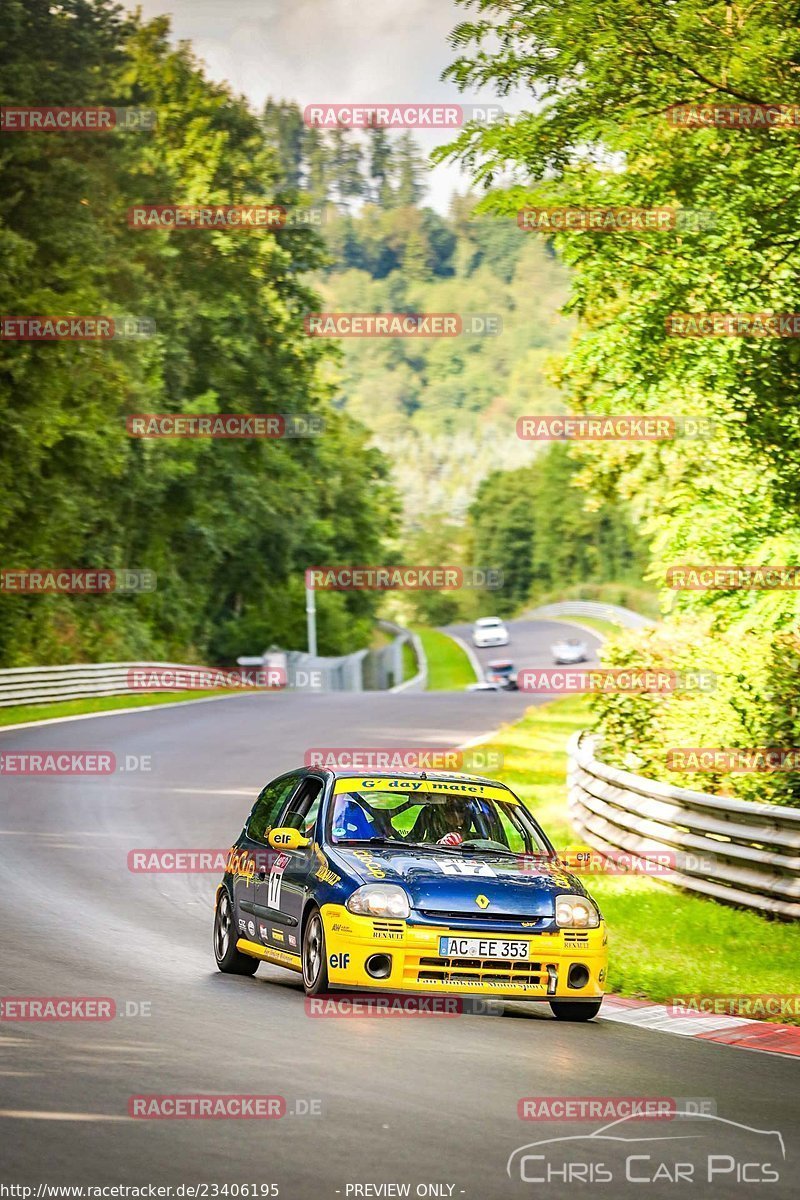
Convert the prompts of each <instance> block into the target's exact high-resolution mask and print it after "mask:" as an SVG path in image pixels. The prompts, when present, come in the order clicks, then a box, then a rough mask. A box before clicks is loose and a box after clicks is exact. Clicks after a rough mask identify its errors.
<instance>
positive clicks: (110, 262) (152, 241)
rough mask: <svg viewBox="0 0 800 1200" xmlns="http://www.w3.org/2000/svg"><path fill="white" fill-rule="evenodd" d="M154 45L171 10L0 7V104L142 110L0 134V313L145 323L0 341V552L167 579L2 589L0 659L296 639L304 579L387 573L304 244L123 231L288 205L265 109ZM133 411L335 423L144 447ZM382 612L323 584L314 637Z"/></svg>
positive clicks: (388, 496) (376, 477)
mask: <svg viewBox="0 0 800 1200" xmlns="http://www.w3.org/2000/svg"><path fill="white" fill-rule="evenodd" d="M168 34H169V25H168V20H167V19H166V18H159V19H157V20H154V21H152V22H150V23H147V24H143V23H142V22H141V21H140V20H139V19H137V18H134V17H129V16H127V15H125V14H124V13H123V11H122V10H121V9H119V8H118V7H117V6H113V5H109V4H105V3H95V2H91V0H66V2H65V3H63V4H60V5H58V6H55V5H51V4H49V3H48V2H47V0H8V3H6V4H5V5H4V8H3V28H2V32H1V33H0V40H1V41H2V47H1V48H0V56H1V59H2V64H1V65H2V78H3V82H2V94H1V95H0V99H1V100H2V103H3V104H4V105H10V104H13V105H42V104H45V105H48V104H52V105H60V104H65V103H74V102H75V98H76V97H77V98H79V101H80V103H81V104H83V105H107V106H114V107H117V106H135V107H143V108H145V109H152V110H155V112H156V114H157V123H156V125H155V128H154V129H152V130H142V131H130V132H127V131H122V130H112V131H108V132H102V133H97V134H91V133H87V132H64V131H58V132H47V133H43V132H15V133H9V134H4V135H3V143H2V151H1V152H2V172H1V173H0V254H1V255H2V261H3V264H4V265H3V268H2V271H0V296H1V299H0V306H1V307H2V311H3V312H4V313H14V314H31V315H43V314H48V315H63V314H69V315H96V314H110V315H112V316H117V317H120V316H133V317H137V318H143V319H146V321H147V322H148V325H149V326H151V325H152V324H154V325H155V333H154V334H153V336H149V337H141V338H132V339H122V340H117V339H114V340H110V341H59V342H36V341H14V340H5V339H4V340H3V341H2V343H0V563H2V566H3V568H4V569H8V568H39V567H71V568H80V567H86V568H90V567H104V568H112V569H113V568H121V567H128V568H136V569H147V570H150V571H153V572H155V574H156V576H157V580H158V585H157V588H156V590H155V591H153V592H150V593H148V594H144V595H140V596H136V595H118V594H105V595H99V596H81V597H79V596H74V597H73V596H68V595H36V596H28V597H26V596H12V595H9V594H2V595H0V662H2V663H3V665H5V666H15V665H19V664H22V663H43V662H63V661H82V660H83V661H87V660H88V661H91V660H98V661H104V660H105V661H107V660H114V659H122V658H177V657H180V658H183V659H188V660H189V661H204V660H206V659H209V658H210V659H214V660H230V658H231V657H232V656H235V655H236V654H238V653H243V652H249V653H253V652H254V651H258V650H260V649H262V648H263V647H264V646H265V645H268V644H270V643H272V642H276V643H280V644H285V645H297V646H299V645H302V644H303V641H304V637H305V632H304V631H305V618H304V612H303V571H304V569H305V567H306V566H307V565H309V564H313V563H317V562H336V561H344V562H350V561H354V560H360V561H370V560H377V561H380V560H381V558H382V557H383V556H384V553H385V552H384V549H383V545H384V538H385V537H386V536H387V535H389V534H391V533H392V530H393V528H394V519H395V518H394V513H395V509H396V505H395V501H394V498H393V494H392V491H391V488H390V486H389V483H388V477H387V471H386V467H385V464H384V462H383V461H382V458H381V455H380V453H379V452H378V451H377V450H375V449H372V448H370V447H369V446H368V444H367V434H366V431H365V430H364V429H362V428H360V427H359V426H358V425H357V424H355V423H354V422H353V421H352V420H351V419H350V418H349V417H348V415H347V414H346V413H343V412H341V411H340V409H339V408H338V407H337V406H335V405H334V404H333V403H332V399H333V396H332V389H331V386H330V385H329V384H327V383H326V382H325V380H324V379H323V377H322V372H321V370H320V362H321V361H322V360H324V358H325V357H326V356H327V355H329V354H330V352H331V350H330V345H329V344H326V343H323V342H321V341H317V340H315V339H311V338H308V337H307V336H305V333H304V330H303V324H302V316H303V314H304V313H305V312H306V311H308V310H310V309H313V308H314V307H316V306H317V304H318V302H317V301H316V299H315V298H314V295H313V293H312V292H311V291H310V290H309V287H308V282H307V281H308V279H309V273H310V272H312V271H313V270H314V269H315V268H316V267H317V266H318V265H319V264H320V263H321V261H322V257H323V247H322V244H321V242H320V241H319V239H318V238H317V237H316V235H315V234H314V233H312V232H310V231H308V230H307V229H296V230H295V229H289V228H287V229H285V230H282V231H281V232H280V233H272V232H269V231H260V230H257V231H248V232H247V233H236V234H231V233H229V232H227V231H220V232H217V231H189V232H175V233H172V232H160V231H144V232H143V231H137V230H132V229H130V228H129V227H128V225H127V223H126V212H127V210H128V208H129V207H130V206H131V205H133V204H136V203H139V202H142V203H151V204H152V203H164V202H169V201H172V202H180V203H188V204H192V203H201V204H202V203H220V204H223V203H224V204H229V203H237V202H243V201H250V202H252V201H256V202H257V201H260V202H261V203H272V202H275V201H280V200H286V199H289V198H290V197H289V195H288V194H285V193H283V192H282V191H281V186H282V185H281V172H280V168H279V164H278V161H277V156H276V153H275V151H274V150H273V149H272V148H271V146H270V145H269V142H268V140H267V138H266V137H265V134H264V131H263V129H262V126H261V123H260V121H259V119H258V117H257V116H256V115H255V114H253V113H252V112H251V111H250V110H249V109H248V107H247V105H246V104H245V103H244V102H243V101H242V100H240V99H237V98H235V97H234V96H233V95H232V94H231V93H230V91H229V90H227V89H226V88H225V87H223V86H218V85H216V84H213V83H211V82H209V80H208V79H207V78H206V76H205V75H204V73H203V70H202V69H201V67H200V65H199V64H198V63H197V62H196V61H195V60H194V59H193V58H192V55H191V52H190V50H189V49H188V48H187V47H181V48H179V49H177V50H176V49H172V48H171V47H170V42H169V38H168ZM32 55H33V56H35V61H32V57H31V56H32ZM132 412H134V413H135V412H156V413H158V412H188V413H209V412H211V413H213V412H222V413H252V412H266V413H303V414H307V413H311V414H315V415H316V416H318V417H320V418H322V420H323V421H324V430H325V432H324V436H320V437H308V438H297V439H291V440H290V439H282V440H271V441H263V440H262V441H256V440H242V441H208V440H181V441H142V440H134V439H131V438H130V437H128V435H127V433H126V425H125V421H126V416H127V415H128V414H129V413H132ZM375 602H376V597H375V596H373V595H370V594H368V593H350V594H345V593H339V594H336V595H330V596H327V597H326V603H325V604H324V606H321V611H320V648H321V649H322V650H337V649H339V648H341V647H342V646H345V647H347V648H354V647H355V646H358V645H362V644H365V643H366V642H367V641H368V640H369V637H370V634H371V627H372V614H373V612H374V608H375Z"/></svg>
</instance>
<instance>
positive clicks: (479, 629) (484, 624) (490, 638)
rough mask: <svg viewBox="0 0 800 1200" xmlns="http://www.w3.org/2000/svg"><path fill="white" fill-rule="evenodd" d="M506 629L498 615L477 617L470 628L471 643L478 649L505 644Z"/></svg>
mask: <svg viewBox="0 0 800 1200" xmlns="http://www.w3.org/2000/svg"><path fill="white" fill-rule="evenodd" d="M508 643H509V637H508V630H507V629H506V627H505V625H504V624H503V622H502V621H501V620H500V618H499V617H479V619H478V620H477V621H476V622H475V624H474V626H473V628H472V644H473V646H477V647H478V649H485V648H486V647H487V646H507V645H508Z"/></svg>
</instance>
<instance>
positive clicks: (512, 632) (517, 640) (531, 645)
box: [445, 620, 601, 671]
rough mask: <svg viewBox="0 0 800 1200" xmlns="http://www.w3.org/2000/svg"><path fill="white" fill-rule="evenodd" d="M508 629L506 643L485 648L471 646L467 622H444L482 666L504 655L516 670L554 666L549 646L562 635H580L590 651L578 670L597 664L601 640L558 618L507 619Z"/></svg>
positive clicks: (561, 638)
mask: <svg viewBox="0 0 800 1200" xmlns="http://www.w3.org/2000/svg"><path fill="white" fill-rule="evenodd" d="M506 628H507V629H508V632H509V643H508V645H507V646H491V647H490V648H489V649H478V648H477V647H475V646H473V645H472V638H471V636H470V635H471V633H472V626H471V625H447V626H445V631H446V632H447V633H452V634H455V635H456V637H460V638H461V639H462V641H464V642H466V643H467V645H468V646H470V647H471V649H472V651H473V653H474V655H475V657H476V658H477V660H478V662H479V663H480V664H481V666H482V667H484V668H485V667H486V666H488V664H489V663H490V662H491V661H492V659H495V658H508V659H510V660H511V661H512V662H513V664H514V666H515V667H516V668H517V670H518V671H519V670H520V669H521V668H522V667H541V668H545V667H553V666H554V665H555V663H554V660H553V655H552V654H551V652H550V647H551V646H552V645H553V643H554V642H558V641H563V640H564V639H565V638H572V637H575V638H580V640H581V641H582V642H585V643H586V645H587V647H588V648H589V650H590V652H591V657H590V658H589V661H588V662H586V663H580V664H579V666H578V669H582V668H584V667H587V666H589V667H591V666H597V664H598V662H599V659H598V658H597V650H598V647H599V646H600V641H601V639H600V638H599V637H598V636H597V634H595V633H592V632H591V631H590V630H588V629H580V628H579V627H578V626H576V625H570V624H568V623H566V622H561V621H529V620H528V621H507V622H506Z"/></svg>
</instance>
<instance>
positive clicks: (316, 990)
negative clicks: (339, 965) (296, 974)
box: [303, 908, 328, 996]
mask: <svg viewBox="0 0 800 1200" xmlns="http://www.w3.org/2000/svg"><path fill="white" fill-rule="evenodd" d="M303 987H304V988H305V990H306V995H307V996H318V995H319V994H320V992H327V990H328V960H327V956H326V951H325V930H324V929H323V927H322V915H321V913H320V911H319V909H318V908H315V909H313V910H312V911H311V913H310V914H309V917H308V920H307V921H306V927H305V929H304V931H303Z"/></svg>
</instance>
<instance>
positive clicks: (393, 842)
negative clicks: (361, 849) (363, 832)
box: [336, 837, 413, 848]
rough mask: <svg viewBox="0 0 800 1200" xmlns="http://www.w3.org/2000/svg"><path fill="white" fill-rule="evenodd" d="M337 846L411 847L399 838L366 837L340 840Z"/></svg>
mask: <svg viewBox="0 0 800 1200" xmlns="http://www.w3.org/2000/svg"><path fill="white" fill-rule="evenodd" d="M336 845H337V846H405V847H406V848H408V846H409V845H413V843H410V842H403V841H401V840H400V838H385V837H368V838H340V839H339V840H338V841H337V843H336Z"/></svg>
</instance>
